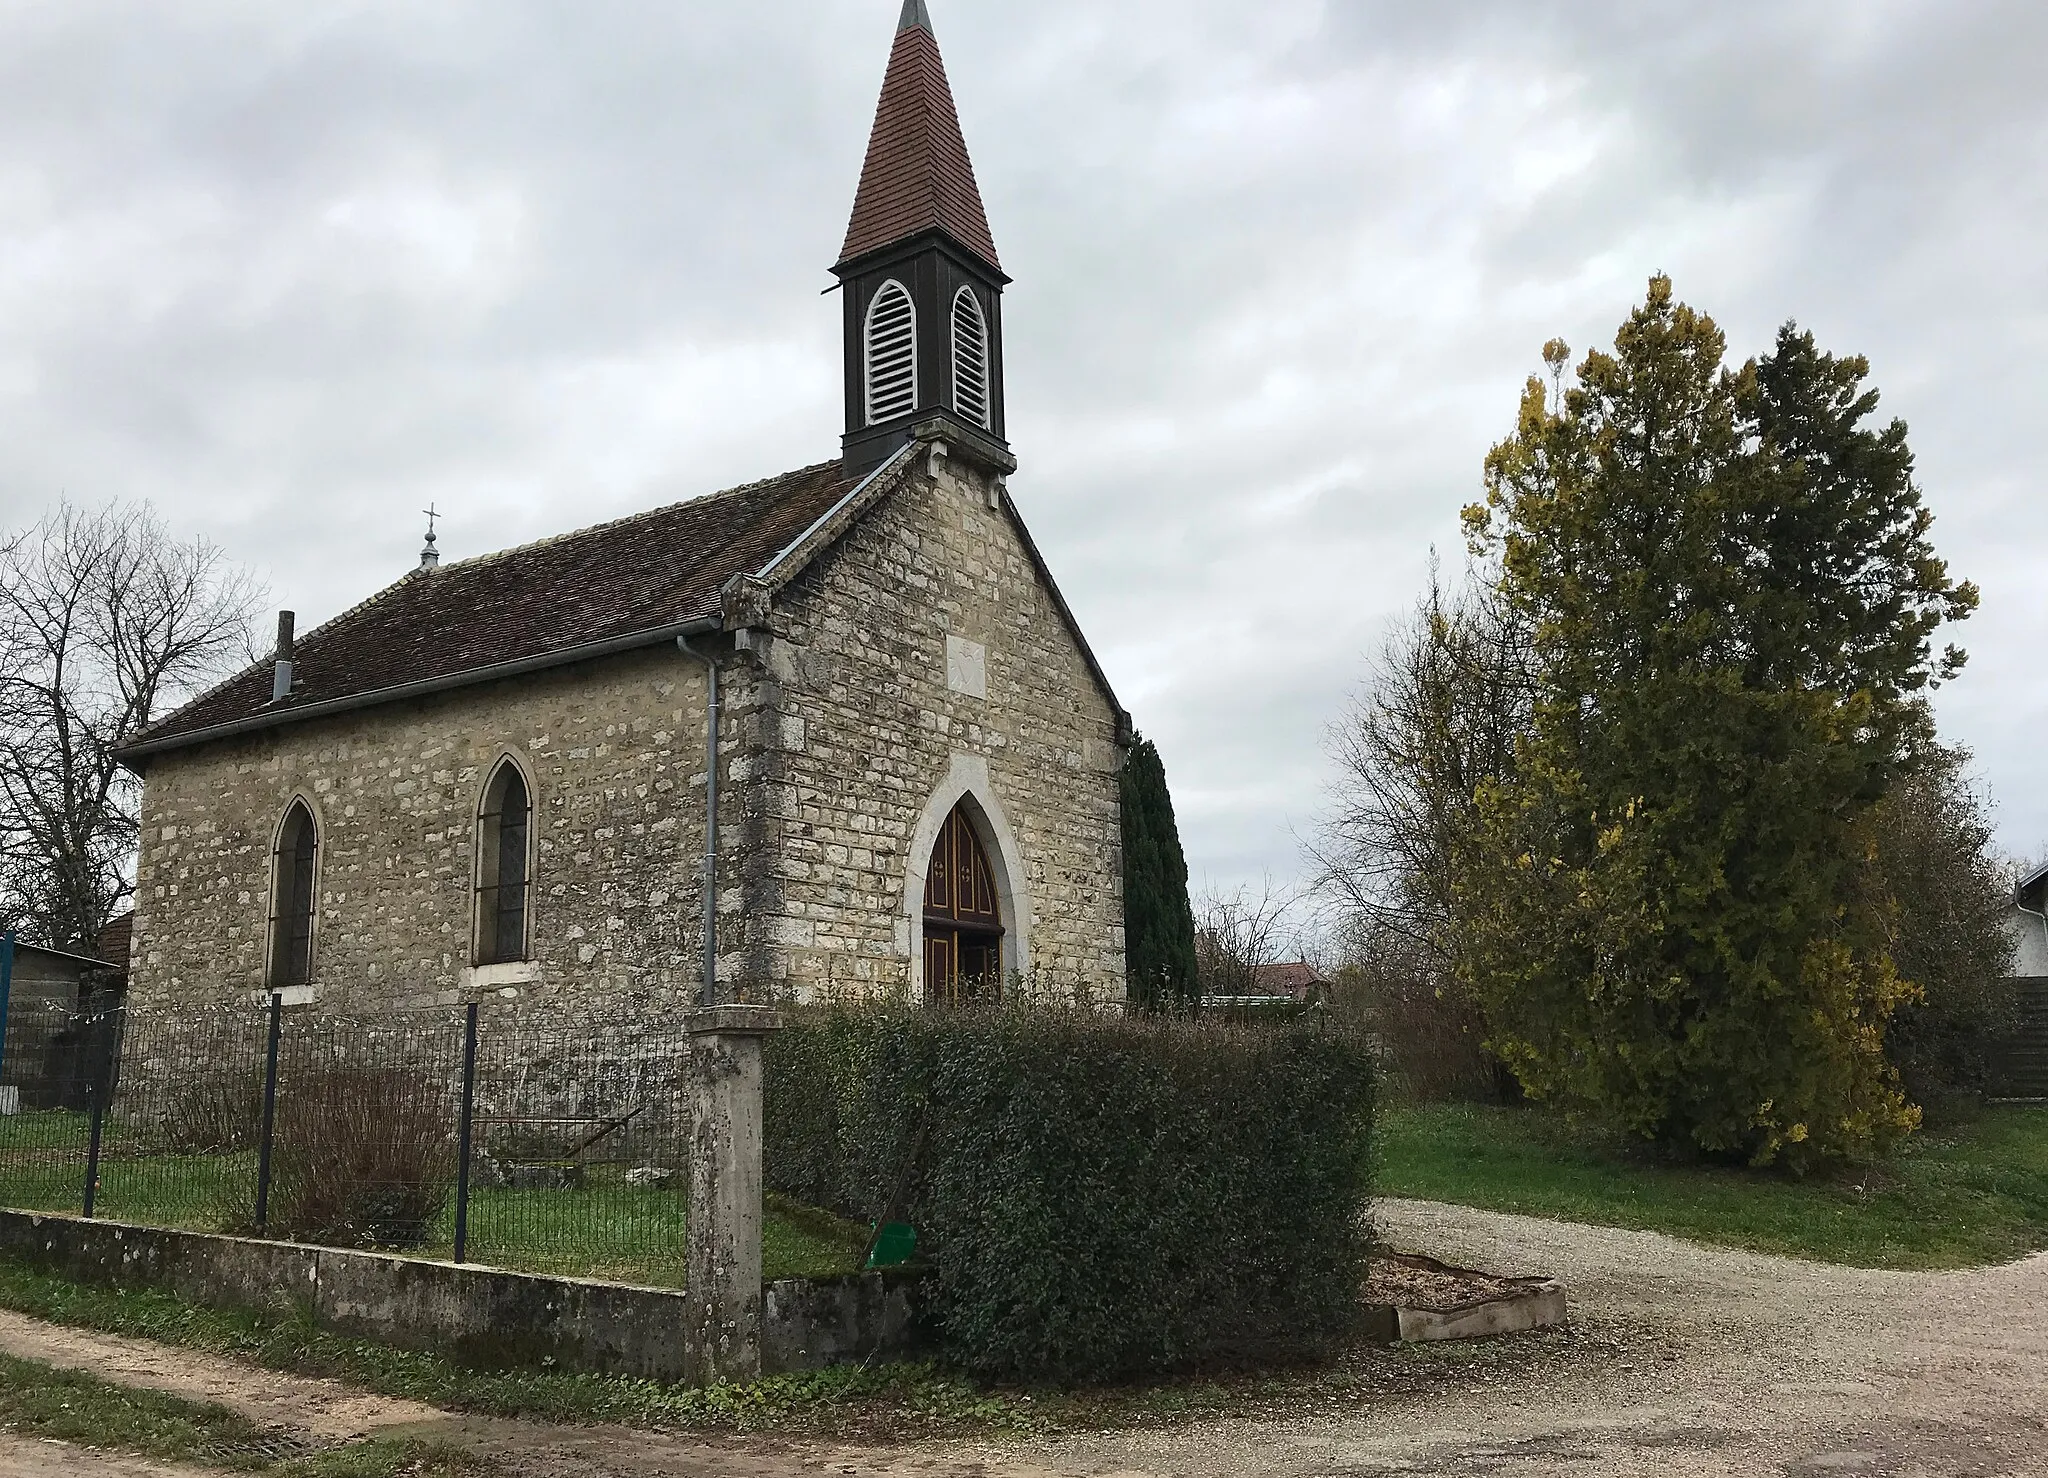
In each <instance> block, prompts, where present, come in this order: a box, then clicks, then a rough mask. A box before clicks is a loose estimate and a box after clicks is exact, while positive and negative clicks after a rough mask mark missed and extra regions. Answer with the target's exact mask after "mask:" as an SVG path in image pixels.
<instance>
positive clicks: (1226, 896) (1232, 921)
mask: <svg viewBox="0 0 2048 1478" xmlns="http://www.w3.org/2000/svg"><path fill="white" fill-rule="evenodd" d="M1300 902H1301V900H1300V898H1299V897H1298V896H1297V895H1296V894H1294V893H1291V892H1288V891H1286V890H1284V889H1276V888H1275V887H1274V886H1273V883H1272V881H1271V880H1270V879H1269V880H1267V881H1266V882H1265V883H1263V884H1261V885H1260V886H1259V888H1258V889H1257V890H1256V891H1254V890H1253V889H1251V888H1248V887H1238V888H1233V889H1230V890H1229V891H1227V892H1224V891H1218V890H1210V891H1206V892H1204V893H1203V894H1202V896H1201V898H1200V899H1199V900H1197V902H1196V903H1195V970H1196V974H1197V976H1198V977H1199V978H1200V980H1201V983H1202V994H1203V995H1204V996H1251V995H1257V994H1259V988H1258V979H1259V969H1260V967H1261V966H1264V965H1271V964H1274V963H1277V962H1278V961H1279V960H1280V959H1281V958H1282V956H1283V954H1286V953H1288V952H1290V947H1291V946H1293V945H1294V944H1295V942H1296V941H1295V928H1294V919H1295V911H1296V909H1297V908H1298V906H1299V904H1300ZM1293 952H1294V953H1296V954H1298V953H1299V951H1298V950H1295V951H1293Z"/></svg>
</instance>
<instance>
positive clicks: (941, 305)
mask: <svg viewBox="0 0 2048 1478" xmlns="http://www.w3.org/2000/svg"><path fill="white" fill-rule="evenodd" d="M832 271H833V273H834V275H836V276H837V277H838V278H839V282H840V286H841V287H842V289H843V292H842V294H841V296H842V297H843V298H844V300H845V308H846V439H845V442H844V447H845V452H844V460H845V467H846V472H847V474H848V475H849V476H852V477H860V476H865V475H866V474H867V473H868V472H870V471H872V470H873V469H874V468H876V467H877V466H879V465H880V464H881V463H882V462H884V461H885V460H887V459H888V457H889V456H890V455H891V454H892V453H894V452H895V451H896V449H897V448H898V447H900V446H902V445H903V444H904V443H906V442H908V441H909V440H911V439H912V436H913V435H914V433H915V429H916V428H919V427H922V426H924V425H925V424H926V423H928V422H932V421H938V422H940V423H942V424H943V426H944V429H945V434H946V436H947V437H948V438H949V439H951V440H953V441H955V442H957V443H962V444H964V448H966V449H978V450H979V451H980V452H981V453H982V454H983V457H984V458H985V459H986V460H988V461H991V462H993V463H995V464H997V465H1012V464H1011V459H1010V454H1009V439H1008V436H1007V434H1006V430H1005V422H1004V413H1003V288H1004V287H1005V286H1006V285H1007V284H1008V283H1009V281H1010V279H1009V278H1008V277H1006V276H1005V275H1004V274H1003V269H1002V264H1001V263H1000V262H999V261H998V260H997V259H996V243H995V238H994V237H993V236H992V235H991V234H990V232H989V228H988V214H987V212H986V211H985V210H983V208H982V204H981V189H980V187H979V186H978V185H977V184H976V183H975V180H974V164H973V161H971V160H970V159H969V158H968V157H967V141H966V140H965V139H964V138H963V137H962V136H961V133H960V118H959V114H958V113H957V112H956V111H955V109H954V106H953V90H952V87H951V86H950V85H949V84H948V83H947V81H946V64H945V62H944V61H943V60H942V59H941V58H940V56H939V41H938V37H937V36H936V35H935V34H934V33H933V31H932V21H931V15H930V13H929V12H928V11H927V10H926V9H925V0H904V5H903V15H902V18H901V19H900V20H899V21H898V22H897V26H896V43H895V46H894V47H893V48H892V49H891V51H890V53H889V72H888V76H887V77H886V79H885V80H884V81H883V83H882V100H881V102H880V104H879V105H878V106H877V107H876V109H875V129H874V133H873V134H872V135H871V136H870V138H869V140H868V155H867V163H866V165H865V166H863V168H862V169H861V174H860V190H859V193H858V194H857V195H856V196H855V198H854V202H853V219H852V221H851V222H850V223H849V224H848V226H847V228H846V244H845V246H844V247H842V248H841V249H840V253H839V263H838V265H837V266H835V267H834V268H833V269H832Z"/></svg>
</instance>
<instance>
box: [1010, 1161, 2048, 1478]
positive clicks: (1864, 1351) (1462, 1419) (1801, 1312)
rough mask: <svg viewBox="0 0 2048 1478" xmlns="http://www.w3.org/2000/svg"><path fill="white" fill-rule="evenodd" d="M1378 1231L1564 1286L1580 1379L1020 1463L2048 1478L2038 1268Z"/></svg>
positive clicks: (1565, 1231) (1515, 1225)
mask: <svg viewBox="0 0 2048 1478" xmlns="http://www.w3.org/2000/svg"><path fill="white" fill-rule="evenodd" d="M1380 1221H1381V1225H1382V1228H1383V1230H1384V1232H1385V1234H1386V1237H1387V1240H1388V1241H1389V1242H1390V1243H1392V1244H1393V1245H1394V1246H1395V1247H1396V1248H1398V1249H1399V1250H1402V1251H1416V1252H1428V1253H1430V1254H1431V1255H1433V1256H1437V1257H1441V1258H1443V1259H1445V1260H1446V1261H1450V1262H1460V1263H1466V1264H1468V1265H1471V1266H1475V1267H1480V1268H1484V1269H1486V1270H1487V1271H1489V1272H1496V1273H1507V1274H1518V1273H1551V1274H1554V1275H1556V1276H1558V1277H1560V1278H1562V1279H1563V1280H1564V1283H1565V1286H1566V1287H1567V1289H1568V1290H1569V1291H1570V1296H1571V1305H1572V1318H1573V1322H1574V1325H1575V1335H1574V1341H1575V1343H1577V1344H1578V1345H1579V1346H1580V1347H1581V1352H1582V1353H1583V1355H1584V1356H1585V1358H1582V1359H1574V1360H1563V1361H1552V1362H1541V1361H1538V1362H1532V1363H1531V1364H1530V1365H1529V1366H1527V1367H1524V1368H1521V1369H1516V1370H1513V1371H1511V1372H1510V1373H1509V1376H1508V1378H1507V1379H1506V1380H1505V1381H1504V1382H1502V1383H1495V1382H1492V1381H1484V1380H1482V1381H1474V1382H1470V1383H1464V1384H1458V1383H1449V1384H1440V1385H1434V1386H1432V1388H1430V1389H1429V1390H1427V1391H1426V1392H1424V1393H1423V1394H1421V1395H1420V1396H1418V1397H1415V1398H1409V1399H1401V1398H1396V1399H1394V1400H1392V1401H1389V1402H1387V1403H1385V1404H1381V1403H1378V1402H1373V1403H1370V1404H1366V1405H1360V1406H1353V1407H1350V1408H1349V1409H1344V1410H1338V1411H1333V1412H1328V1413H1319V1414H1315V1415H1295V1416H1279V1417H1275V1418H1271V1419H1261V1420H1254V1421H1231V1422H1211V1423H1204V1424H1201V1425H1199V1426H1195V1427H1190V1428H1183V1429H1180V1430H1173V1431H1161V1432H1147V1433H1125V1434H1110V1435H1102V1436H1091V1437H1083V1438H1069V1439H1066V1440H1062V1441H1059V1442H1055V1443H1050V1444H1046V1445H1044V1446H1041V1447H1039V1448H1036V1449H1033V1450H1030V1451H1029V1452H1028V1453H1025V1452H1020V1453H1017V1454H1015V1455H1017V1456H1029V1457H1031V1458H1033V1459H1035V1460H1037V1461H1040V1462H1043V1463H1045V1464H1046V1465H1047V1466H1049V1467H1053V1468H1056V1469H1059V1470H1061V1471H1064V1472H1069V1473H1074V1474H1121V1475H1133V1478H1134V1475H1139V1474H1146V1475H1150V1474H1174V1475H1187V1478H1204V1475H1218V1478H1221V1475H1232V1478H1236V1475H1242V1474H1250V1473H1259V1474H1272V1475H1276V1478H1322V1475H1339V1474H1343V1475H1351V1474H1357V1475H1365V1474H1381V1473H1416V1474H1460V1475H1462V1474H1507V1475H1516V1478H1522V1475H1529V1478H1536V1475H1549V1474H1566V1473H1573V1474H1584V1473H1588V1472H1597V1473H1600V1474H1603V1475H1605V1474H1612V1475H1637V1474H1641V1475H1645V1478H1648V1475H1730V1478H1734V1475H1743V1478H1750V1475H1756V1474H1795V1475H1809V1474H1815V1475H1817V1474H1827V1473H1861V1474H1879V1475H1902V1478H1903V1475H1915V1478H1917V1475H1944V1478H1948V1475H1954V1478H1963V1475H1970V1478H1994V1475H2015V1478H2017V1475H2048V1255H2043V1256H2039V1257H2034V1258H2031V1259H2029V1260H2027V1261H2025V1262H2022V1263H2017V1264H2012V1265H2009V1266H2006V1267H2000V1268H1985V1269H1978V1270H1975V1271H1971V1272H1964V1273H1883V1272H1869V1271H1862V1270H1857V1269H1850V1268H1838V1267H1832V1266H1827V1265H1824V1264H1819V1263H1809V1262H1799V1261H1795V1260H1792V1259H1789V1258H1779V1257H1766V1256H1761V1255H1757V1254H1751V1253H1743V1252H1733V1251H1728V1250H1725V1249H1721V1248H1713V1247H1703V1246H1699V1245H1697V1244H1694V1243H1689V1242H1681V1241H1677V1240H1675V1239H1673V1238H1670V1237H1664V1236H1659V1235H1656V1234H1654V1233H1649V1232H1625V1231H1616V1230H1613V1229H1610V1228H1605V1227H1588V1226H1578V1225H1574V1224H1569V1223H1562V1222H1549V1221H1537V1220H1533V1219H1531V1218H1527V1217H1519V1216H1502V1215H1497V1214H1495V1213H1491V1212H1484V1211H1474V1210H1471V1209H1469V1208H1466V1207H1459V1206H1442V1205H1435V1204H1431V1203H1426V1202H1383V1203H1382V1204H1381V1208H1380ZM992 1455H993V1454H992Z"/></svg>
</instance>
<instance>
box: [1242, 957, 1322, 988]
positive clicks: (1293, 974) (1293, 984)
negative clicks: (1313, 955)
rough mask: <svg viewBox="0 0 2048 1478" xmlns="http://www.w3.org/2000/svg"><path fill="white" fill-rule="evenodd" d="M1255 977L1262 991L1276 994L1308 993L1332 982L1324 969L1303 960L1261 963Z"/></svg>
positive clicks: (1254, 973) (1254, 974)
mask: <svg viewBox="0 0 2048 1478" xmlns="http://www.w3.org/2000/svg"><path fill="white" fill-rule="evenodd" d="M1253 979H1254V980H1255V981H1256V982H1257V985H1258V988H1259V990H1260V992H1261V993H1263V994H1266V995H1274V996H1299V995H1307V994H1309V993H1310V992H1311V991H1314V990H1318V989H1320V988H1322V987H1325V986H1327V985H1329V983H1330V982H1329V979H1328V977H1326V976H1325V975H1324V974H1323V972H1322V971H1320V970H1318V969H1316V967H1315V966H1313V965H1311V964H1308V963H1306V962H1305V961H1301V960H1294V961H1290V962H1289V963H1286V964H1280V965H1261V966H1259V967H1258V969H1257V970H1256V971H1254V972H1253Z"/></svg>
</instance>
